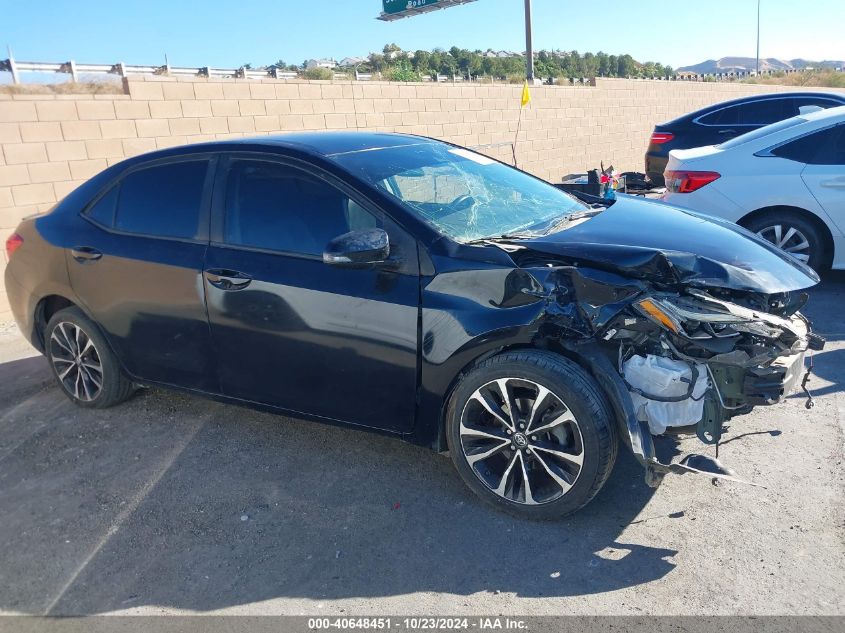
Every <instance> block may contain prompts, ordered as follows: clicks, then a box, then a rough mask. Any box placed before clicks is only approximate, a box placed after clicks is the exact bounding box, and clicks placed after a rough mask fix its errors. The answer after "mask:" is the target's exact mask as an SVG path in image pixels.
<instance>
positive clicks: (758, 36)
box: [757, 0, 760, 77]
mask: <svg viewBox="0 0 845 633" xmlns="http://www.w3.org/2000/svg"><path fill="white" fill-rule="evenodd" d="M757 76H758V77H759V76H760V0H757Z"/></svg>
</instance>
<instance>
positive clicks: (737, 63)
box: [678, 57, 845, 75]
mask: <svg viewBox="0 0 845 633" xmlns="http://www.w3.org/2000/svg"><path fill="white" fill-rule="evenodd" d="M756 64H757V60H756V59H755V58H754V57H722V58H721V59H708V60H707V61H703V62H701V63H699V64H694V65H692V66H685V67H683V68H678V72H688V73H697V74H699V75H709V74H716V73H729V72H750V71H753V70H755V68H756ZM842 67H845V61H841V60H825V61H821V62H815V61H810V60H807V59H775V58H774V57H767V58H764V59H760V70H761V71H771V72H778V71H785V70H801V69H803V68H842Z"/></svg>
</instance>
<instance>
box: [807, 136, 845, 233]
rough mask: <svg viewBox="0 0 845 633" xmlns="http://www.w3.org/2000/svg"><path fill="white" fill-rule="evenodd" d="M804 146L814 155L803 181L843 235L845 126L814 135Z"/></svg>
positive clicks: (810, 157) (809, 159) (811, 156)
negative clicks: (810, 149)
mask: <svg viewBox="0 0 845 633" xmlns="http://www.w3.org/2000/svg"><path fill="white" fill-rule="evenodd" d="M802 142H803V143H804V144H805V145H806V146H807V147H808V148H812V152H811V155H810V156H809V157H808V160H807V166H806V167H805V168H804V171H803V172H802V173H801V178H802V179H803V180H804V183H805V184H806V185H807V188H808V189H809V190H810V192H812V194H813V196H814V197H815V198H816V200H817V201H818V203H819V205H821V207H822V208H823V209H824V210H825V212H827V215H828V216H829V217H830V219H831V220H832V221H833V223H834V224H835V225H836V227H837V228H838V229H839V233H840V234H842V233H843V232H845V123H840V124H839V125H836V126H833V127H830V128H827V129H825V130H821V131H819V132H816V133H815V134H811V135H809V136H808V137H805V138H804V139H802Z"/></svg>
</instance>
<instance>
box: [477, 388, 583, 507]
mask: <svg viewBox="0 0 845 633" xmlns="http://www.w3.org/2000/svg"><path fill="white" fill-rule="evenodd" d="M460 439H461V449H462V450H463V454H464V457H465V458H466V461H467V463H468V464H469V466H470V468H471V469H472V470H473V472H474V473H475V475H476V476H477V477H478V478H479V479H480V480H481V481H482V483H484V485H485V486H487V487H488V488H489V489H490V490H492V491H493V492H495V493H496V494H497V495H499V496H500V497H502V498H503V499H505V500H507V501H510V502H513V503H519V504H524V505H540V504H544V503H550V502H552V501H555V500H557V499H559V498H560V497H562V496H563V495H565V494H566V493H567V492H569V490H570V489H571V488H572V486H573V485H575V482H576V480H577V479H578V476H579V475H580V473H581V469H582V467H583V465H584V443H583V439H582V437H581V431H580V429H579V427H578V422H577V420H576V419H575V416H574V414H573V413H572V411H571V410H570V409H569V408H568V407H567V406H566V404H565V403H564V402H563V400H561V398H560V397H558V396H557V395H556V394H554V393H553V392H552V391H550V390H549V389H547V388H546V387H544V386H543V385H541V384H538V383H536V382H533V381H531V380H526V379H524V378H499V379H497V380H493V381H491V382H489V383H487V384H485V385H483V386H482V387H480V388H479V389H477V390H476V391H475V392H474V393H473V394H472V396H470V398H469V400H468V401H467V403H466V405H465V406H464V409H463V411H462V413H461V424H460Z"/></svg>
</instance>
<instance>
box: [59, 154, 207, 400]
mask: <svg viewBox="0 0 845 633" xmlns="http://www.w3.org/2000/svg"><path fill="white" fill-rule="evenodd" d="M215 160H216V159H215V158H214V157H213V156H211V155H191V156H185V157H179V158H170V159H165V160H159V161H153V162H150V163H145V164H143V165H140V166H138V167H135V168H132V169H131V170H130V171H128V172H127V173H125V174H123V175H122V176H121V177H120V179H119V180H118V181H117V182H115V183H113V184H112V185H111V186H110V187H109V188H108V189H107V190H105V191H104V192H103V193H102V194H101V195H100V196H99V197H98V198H97V199H95V200H94V201H93V203H92V204H91V205H89V207H88V208H87V209H86V210H85V211H84V217H85V218H86V219H87V220H88V221H89V224H88V226H87V228H86V229H85V231H84V233H81V234H79V235H76V236H75V241H76V242H77V243H76V244H75V245H74V248H73V249H72V250H71V251H70V252H69V253H68V256H67V261H68V270H69V273H70V279H71V284H72V286H73V289H74V291H75V292H76V294H77V295H78V296H79V297H80V298H81V299H82V301H83V303H84V307H85V308H86V309H87V311H88V312H89V314H91V315H92V316H93V317H94V319H95V320H96V321H97V323H99V325H100V326H101V328H102V329H103V330H104V332H105V334H106V336H107V338H108V339H109V342H110V343H111V345H112V346H113V347H114V349H115V351H116V352H117V354H118V356H119V357H120V359H121V361H122V362H123V363H124V366H125V368H126V369H127V370H128V371H129V372H130V373H131V374H132V375H133V376H134V377H136V378H140V379H143V380H150V381H157V382H163V383H168V384H172V385H177V386H181V387H187V388H192V389H199V390H203V391H216V376H215V371H214V363H213V353H212V347H211V339H210V335H209V330H208V322H207V318H206V311H205V298H204V295H203V284H202V266H203V260H204V257H205V251H206V248H207V245H208V226H209V206H210V199H211V189H212V185H213V165H214V163H215Z"/></svg>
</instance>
